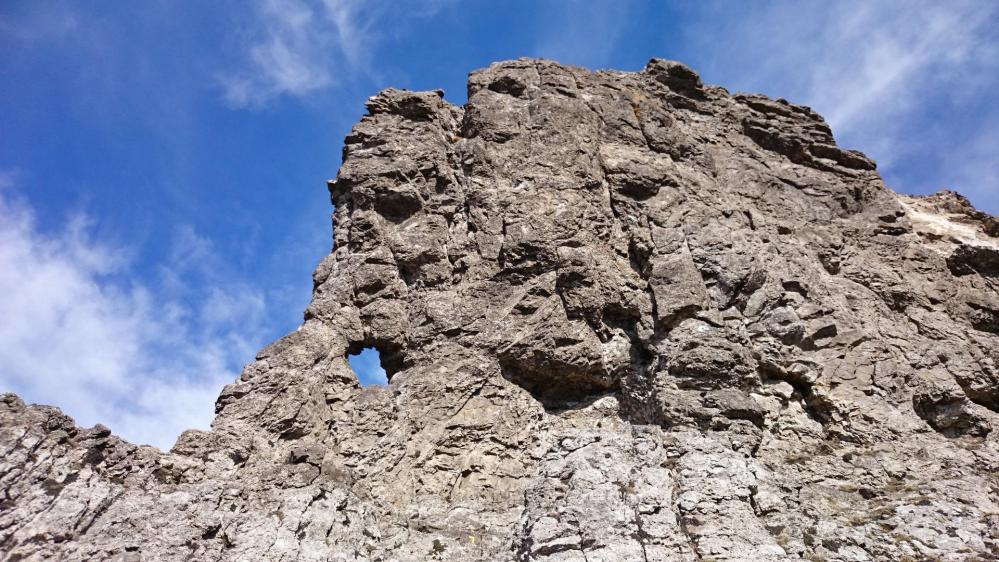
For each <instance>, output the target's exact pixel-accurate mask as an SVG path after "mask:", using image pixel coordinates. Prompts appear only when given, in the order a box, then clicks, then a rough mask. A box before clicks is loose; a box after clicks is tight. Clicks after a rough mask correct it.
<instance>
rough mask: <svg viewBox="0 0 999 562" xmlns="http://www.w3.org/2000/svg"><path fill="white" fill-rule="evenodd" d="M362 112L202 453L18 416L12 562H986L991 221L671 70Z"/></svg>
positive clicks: (997, 360)
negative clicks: (308, 294) (315, 235)
mask: <svg viewBox="0 0 999 562" xmlns="http://www.w3.org/2000/svg"><path fill="white" fill-rule="evenodd" d="M368 110H369V113H368V115H367V116H365V117H364V118H363V119H362V120H361V121H360V122H359V123H358V124H357V125H356V126H355V127H354V129H353V131H352V132H351V133H350V135H349V136H348V137H347V139H346V146H345V148H344V161H343V167H342V168H341V169H340V172H339V174H338V175H337V178H336V179H335V180H333V181H331V182H330V184H329V188H330V193H331V196H332V202H333V204H334V205H335V209H336V210H335V214H334V243H335V247H334V250H333V252H332V253H331V254H330V255H329V256H328V257H327V258H326V259H324V260H323V261H322V263H321V264H320V265H319V267H318V268H317V269H316V272H315V275H314V279H313V281H314V296H313V300H312V303H311V305H310V306H309V308H308V309H307V311H306V313H305V321H304V324H303V325H302V327H301V328H300V329H299V330H298V331H296V332H294V333H292V334H290V335H288V336H286V337H284V338H282V339H281V340H279V341H277V342H276V343H274V344H272V345H270V346H269V347H267V348H265V349H264V350H263V351H261V352H260V354H259V355H258V356H257V359H256V361H255V362H253V363H252V364H250V365H249V366H247V368H246V370H245V371H244V372H243V374H242V376H241V377H240V379H239V380H238V381H236V382H235V383H233V384H231V385H228V386H227V387H226V388H225V389H224V391H223V392H222V394H221V396H220V397H219V399H218V402H217V404H216V412H217V417H216V419H215V422H214V424H213V427H212V430H211V431H208V432H203V431H188V432H186V433H185V434H184V435H182V436H181V437H180V439H179V440H178V441H177V444H176V445H175V446H174V448H173V449H172V450H171V451H170V452H168V453H162V452H160V451H158V450H156V449H154V448H151V447H145V446H143V447H136V446H133V445H130V444H128V443H126V442H124V441H122V440H120V439H118V438H116V437H115V436H113V435H111V434H110V432H109V431H108V430H107V429H105V428H103V427H101V426H98V427H95V428H92V429H81V428H78V427H76V426H75V424H74V423H73V422H72V420H70V419H69V418H67V417H66V416H64V415H62V414H61V413H60V412H59V411H58V410H56V409H54V408H49V407H42V406H26V405H25V404H24V403H23V402H22V401H21V400H20V399H18V398H17V397H15V396H13V395H5V396H4V397H3V400H2V402H0V450H2V456H0V487H2V490H3V497H2V499H0V554H2V557H3V559H4V560H43V559H60V560H122V561H125V560H130V561H131V560H192V559H195V560H233V561H235V560H335V561H361V560H383V561H392V560H398V561H403V560H483V561H484V560H510V561H529V560H530V561H552V562H554V561H577V560H578V561H590V562H596V561H610V560H642V561H647V562H651V561H688V560H774V561H776V560H829V561H833V560H837V561H840V560H841V561H862V560H898V561H901V560H993V559H997V558H999V476H997V474H999V446H997V433H999V413H997V412H999V222H997V220H996V218H995V217H992V216H990V215H987V214H985V213H982V212H979V211H976V210H975V209H974V208H973V207H972V206H971V205H970V204H969V203H968V202H967V201H966V200H965V199H963V198H962V197H961V196H959V195H957V194H956V193H953V192H949V191H945V192H941V193H939V194H937V195H934V196H930V197H922V198H919V197H906V196H900V195H897V194H895V193H894V192H892V191H891V190H889V189H888V188H887V187H885V185H884V183H883V182H882V180H881V178H880V177H879V175H878V174H877V172H876V170H875V164H874V162H872V161H871V160H870V159H868V158H867V157H866V156H864V155H863V154H861V153H860V152H856V151H853V150H846V149H842V148H839V147H838V146H837V145H836V143H835V141H834V139H833V137H832V133H831V131H830V129H829V127H828V126H827V125H826V123H825V121H824V120H823V119H822V118H821V117H820V116H819V115H817V114H816V113H815V112H813V111H812V110H810V109H809V108H806V107H801V106H797V105H794V104H791V103H789V102H787V101H784V100H771V99H768V98H765V97H762V96H757V95H730V94H729V92H727V91H726V90H725V89H723V88H719V87H714V86H707V85H704V84H703V83H702V82H701V80H700V78H699V77H698V75H697V74H696V73H695V72H694V71H692V70H691V69H689V68H687V67H685V66H683V65H681V64H679V63H675V62H670V61H664V60H658V59H654V60H653V61H651V62H650V63H649V65H648V66H647V67H646V68H645V69H644V70H643V71H641V72H637V73H628V72H591V71H588V70H585V69H581V68H576V67H569V66H563V65H559V64H556V63H553V62H549V61H539V60H518V61H511V62H503V63H498V64H494V65H493V66H491V67H489V68H487V69H484V70H479V71H476V72H474V73H472V74H471V76H470V79H469V83H468V103H467V104H466V105H465V106H464V107H456V106H453V105H450V104H448V103H447V102H446V101H445V100H444V99H443V93H442V92H408V91H400V90H391V89H390V90H386V91H384V92H382V93H380V94H378V95H377V96H374V97H373V98H371V99H370V100H369V102H368ZM371 346H373V347H376V348H377V349H379V350H380V352H381V354H382V359H383V363H384V365H385V367H386V368H387V370H388V372H389V374H390V377H391V380H390V383H389V385H388V387H368V388H362V387H360V385H359V384H358V382H357V379H356V376H355V375H354V373H353V372H352V371H351V370H350V368H349V366H348V364H347V361H346V356H347V354H348V353H351V352H356V351H357V350H359V349H361V348H363V347H371Z"/></svg>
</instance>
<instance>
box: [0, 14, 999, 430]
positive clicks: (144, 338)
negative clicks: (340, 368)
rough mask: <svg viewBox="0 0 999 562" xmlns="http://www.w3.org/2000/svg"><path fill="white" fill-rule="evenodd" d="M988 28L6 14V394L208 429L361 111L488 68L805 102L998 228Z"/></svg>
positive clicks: (296, 293)
mask: <svg viewBox="0 0 999 562" xmlns="http://www.w3.org/2000/svg"><path fill="white" fill-rule="evenodd" d="M997 30H999V3H996V2H987V1H986V2H977V1H961V0H956V1H952V2H921V1H918V0H917V1H912V2H877V1H870V2H859V1H844V2H817V1H816V2H790V1H773V2H753V3H745V4H741V3H740V4H737V3H731V2H704V3H700V2H698V3H693V2H639V1H634V2H609V1H608V2H602V1H578V2H571V1H567V2H547V1H541V2H527V1H511V2H501V3H500V2H486V1H471V2H461V3H459V2H450V1H446V0H426V1H406V2H389V1H377V0H375V1H362V0H347V1H343V0H250V1H247V2H243V1H239V2H237V1H235V0H221V1H219V2H207V3H206V2H193V1H166V0H152V1H149V2H124V1H112V2H103V3H79V2H72V1H57V0H30V1H20V0H11V1H7V2H3V3H2V4H0V53H3V56H0V84H2V86H0V131H3V133H2V134H0V318H2V319H3V322H2V323H0V391H14V392H17V393H19V394H20V395H21V396H22V397H23V398H25V399H26V400H27V401H29V402H36V403H44V404H51V405H55V406H58V407H60V408H62V409H63V410H64V411H65V412H66V413H68V414H69V415H71V416H73V417H74V418H75V419H76V420H77V422H78V423H80V424H81V425H84V426H90V425H92V424H95V423H98V422H100V423H104V424H105V425H108V426H110V427H111V428H112V429H113V430H114V431H115V432H117V433H119V434H121V435H122V436H124V437H125V438H127V439H129V440H132V441H134V442H138V443H150V444H154V445H156V446H159V447H161V448H169V447H170V446H171V445H172V444H173V441H174V440H175V439H176V437H177V436H178V435H179V434H180V432H181V431H183V430H184V429H186V428H192V427H197V428H207V427H208V425H209V424H210V422H211V418H212V413H213V403H214V400H215V397H216V395H217V393H218V392H219V390H220V389H221V387H222V385H224V384H226V383H228V382H231V381H233V380H234V379H235V378H236V377H238V375H239V372H240V371H241V369H242V367H243V366H244V365H245V364H246V363H248V362H250V361H251V360H252V359H253V357H254V354H255V353H256V351H257V350H258V349H259V348H260V347H262V346H263V345H265V344H266V343H268V342H270V341H273V340H275V339H277V338H278V337H280V336H281V335H283V334H285V333H288V332H290V331H292V330H294V329H295V327H296V326H297V325H298V324H299V323H300V322H301V319H302V311H303V310H304V308H305V306H306V304H307V302H308V299H309V292H310V289H311V282H310V274H311V271H312V269H313V267H315V265H316V264H317V263H318V262H319V260H320V259H321V258H322V257H323V256H324V255H325V254H327V253H328V252H329V251H330V247H331V233H330V212H331V209H330V206H329V198H328V194H327V192H326V186H325V182H326V180H327V179H328V178H331V177H333V176H334V175H335V174H336V170H337V168H338V167H339V164H340V152H341V146H342V140H343V138H344V136H345V135H346V134H347V132H348V131H349V129H350V127H351V125H352V124H353V123H354V122H356V121H357V120H358V118H360V116H361V115H362V114H363V112H364V106H363V103H364V100H365V99H366V98H367V97H368V96H370V95H372V94H374V93H375V92H377V91H378V90H380V89H382V88H385V87H389V86H394V87H402V88H409V89H414V90H428V89H435V88H443V89H444V90H445V91H446V97H447V99H448V100H449V101H451V102H453V103H463V102H464V100H465V78H466V75H467V73H468V72H469V71H471V70H473V69H475V68H480V67H483V66H486V65H488V64H489V63H490V62H492V61H496V60H504V59H510V58H516V57H521V56H532V57H545V58H552V59H556V60H558V61H560V62H564V63H569V64H578V65H583V66H587V67H591V68H615V69H621V70H639V69H641V68H642V67H643V66H644V65H645V63H646V61H647V60H648V59H649V58H650V57H653V56H658V57H664V58H669V59H676V60H680V61H683V62H685V63H686V64H688V65H690V66H691V67H693V68H694V69H696V70H697V71H698V72H700V74H701V75H702V77H703V78H704V80H705V81H706V82H708V83H711V84H718V85H723V86H725V87H727V88H728V89H729V90H731V91H748V92H762V93H765V94H768V95H771V96H774V97H784V98H786V99H788V100H790V101H792V102H795V103H801V104H806V105H810V106H812V107H813V108H814V109H815V110H816V111H818V112H819V113H821V114H822V115H824V116H825V117H826V118H827V120H828V121H829V122H830V124H831V126H832V128H833V131H834V133H835V135H836V138H837V140H838V142H839V144H840V145H841V146H844V147H847V148H854V149H859V150H862V151H863V152H865V153H867V154H868V155H870V156H871V157H873V158H874V159H876V160H877V161H878V164H879V170H880V171H881V172H882V174H883V175H884V177H885V179H886V181H887V183H888V184H889V185H890V186H891V187H893V188H894V189H895V190H897V191H900V192H905V193H917V194H925V193H931V192H934V191H936V190H938V189H940V188H943V187H950V188H954V189H956V190H958V191H960V192H962V193H964V194H965V195H967V196H968V197H970V198H971V200H972V201H973V202H974V203H975V204H976V205H977V206H978V207H979V208H982V209H984V210H987V211H990V212H992V213H997V212H999V175H997V174H999V165H997V164H999V162H997V159H999V135H996V134H995V131H996V130H999V103H996V102H997V101H999V99H997V94H996V92H999V31H997ZM369 354H370V352H369ZM371 359H372V358H371V357H370V355H368V356H362V359H361V360H360V362H357V360H355V361H354V362H353V364H354V368H355V370H356V371H357V372H358V375H359V378H360V379H361V380H362V381H368V380H374V379H375V378H376V377H377V376H378V373H377V361H372V360H371Z"/></svg>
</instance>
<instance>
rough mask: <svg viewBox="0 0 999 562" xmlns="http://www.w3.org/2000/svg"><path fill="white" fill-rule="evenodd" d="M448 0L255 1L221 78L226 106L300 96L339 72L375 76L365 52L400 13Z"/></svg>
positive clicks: (427, 9) (433, 9) (434, 7)
mask: <svg viewBox="0 0 999 562" xmlns="http://www.w3.org/2000/svg"><path fill="white" fill-rule="evenodd" d="M447 3H448V1H446V0H422V1H414V2H402V3H393V2H384V1H364V0H260V1H259V2H257V4H256V11H257V17H256V18H254V20H253V22H252V23H251V24H250V31H249V33H248V34H247V35H246V38H245V40H244V42H243V45H242V46H243V48H244V50H245V56H243V61H242V62H243V64H242V65H241V67H240V68H239V69H238V70H236V71H234V72H229V73H226V74H223V75H222V76H221V77H220V82H221V84H222V89H223V95H224V98H225V100H226V102H227V103H228V104H229V106H230V107H234V108H244V107H261V106H264V105H267V104H268V103H270V102H272V101H274V100H275V99H277V98H280V97H282V96H291V97H299V98H302V97H306V96H308V95H311V94H314V93H316V92H318V91H321V90H324V89H326V88H328V87H330V86H333V85H336V84H337V83H338V81H340V80H343V79H344V77H350V76H355V75H362V76H364V75H366V76H371V75H376V74H377V70H376V69H375V68H373V66H372V65H371V63H370V61H371V56H372V55H371V54H372V53H373V52H375V51H376V50H377V48H378V46H379V44H380V42H381V41H382V40H383V39H385V37H386V32H385V31H379V30H387V29H393V28H400V27H405V25H403V24H402V23H401V22H398V21H397V20H398V19H399V18H403V17H405V18H407V19H424V18H427V17H430V16H433V15H434V14H436V13H437V12H438V11H439V10H440V9H441V8H442V7H444V6H445V5H446V4H447Z"/></svg>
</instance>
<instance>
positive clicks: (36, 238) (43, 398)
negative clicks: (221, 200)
mask: <svg viewBox="0 0 999 562" xmlns="http://www.w3.org/2000/svg"><path fill="white" fill-rule="evenodd" d="M9 183H10V182H8V185H9ZM90 230H91V227H90V223H89V222H88V219H87V218H86V217H85V216H83V215H79V216H77V217H75V218H73V219H71V220H70V221H69V222H68V224H67V226H66V227H65V228H64V229H62V230H61V231H59V232H56V233H54V234H47V233H43V232H41V231H40V230H39V228H38V226H37V224H36V220H35V217H34V213H33V211H32V209H31V208H30V207H29V206H28V205H27V204H26V203H24V202H22V201H20V200H18V199H17V198H16V197H15V196H14V195H13V193H12V192H11V191H10V188H9V187H8V188H6V189H3V190H0V295H2V298H0V317H2V318H4V319H5V322H3V323H0V341H2V342H3V346H0V390H3V391H15V392H17V393H19V394H21V396H22V397H24V398H25V399H26V400H29V401H32V402H37V403H48V404H53V403H54V404H59V405H60V407H62V408H63V409H64V410H65V411H66V412H67V413H68V414H70V415H72V416H73V417H74V418H75V419H76V420H77V422H78V423H80V424H81V425H92V424H95V423H98V422H100V423H104V424H106V425H108V426H110V427H111V428H112V429H113V430H114V431H115V432H116V433H119V434H120V435H122V436H123V437H125V438H127V439H129V440H132V441H133V442H137V443H148V444H153V445H156V446H159V447H161V448H169V447H170V446H171V445H172V443H173V441H174V440H175V439H176V437H177V435H179V434H180V432H181V431H183V430H184V429H188V428H192V427H198V428H207V427H208V425H209V423H210V421H211V419H212V415H213V407H212V404H213V403H214V401H215V398H216V396H217V395H218V392H219V390H220V389H221V387H222V385H224V384H225V383H227V382H231V381H232V380H233V379H234V378H235V377H236V376H237V374H238V372H239V370H240V369H241V367H242V363H243V362H244V361H246V360H248V359H249V358H252V356H253V355H252V354H253V352H254V350H255V349H257V348H258V347H259V346H260V344H261V343H262V342H261V338H262V334H263V329H262V325H263V323H264V320H265V314H264V312H265V301H264V298H263V296H262V295H261V294H260V293H259V292H258V291H256V290H254V289H252V288H251V287H249V286H247V285H243V284H240V283H238V282H231V281H229V280H225V279H223V278H222V276H221V274H218V273H216V272H213V271H212V270H210V269H208V268H211V267H212V260H213V259H214V257H213V256H214V254H213V252H212V249H211V245H210V243H209V242H208V241H207V240H205V239H202V238H199V237H197V235H196V233H194V232H193V231H191V230H190V229H182V230H181V231H180V233H179V234H178V236H177V239H176V240H175V242H174V248H175V250H174V252H173V256H171V257H170V258H169V260H168V261H167V262H166V263H164V264H163V268H162V270H163V271H164V272H166V271H170V272H173V277H172V278H170V279H165V280H164V282H163V283H162V284H161V286H150V285H140V284H136V283H134V282H130V281H128V280H129V278H130V273H131V272H130V271H129V259H128V256H129V252H128V251H126V249H122V248H116V247H114V246H112V245H110V244H107V243H103V242H101V241H98V240H95V239H93V237H92V236H91V234H90Z"/></svg>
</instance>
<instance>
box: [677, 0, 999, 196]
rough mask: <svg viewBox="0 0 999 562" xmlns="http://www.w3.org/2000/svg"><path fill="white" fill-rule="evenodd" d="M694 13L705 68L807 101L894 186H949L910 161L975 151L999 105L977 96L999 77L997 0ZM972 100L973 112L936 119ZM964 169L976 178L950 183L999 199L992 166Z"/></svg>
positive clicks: (694, 34)
mask: <svg viewBox="0 0 999 562" xmlns="http://www.w3.org/2000/svg"><path fill="white" fill-rule="evenodd" d="M694 20H696V21H697V24H696V25H692V26H690V27H689V28H688V33H689V37H690V41H691V43H690V45H691V48H690V49H689V51H690V53H691V54H692V56H694V57H695V58H697V57H699V58H701V59H702V61H703V62H704V63H705V64H703V66H702V71H704V73H705V74H706V75H707V77H708V78H709V79H714V80H717V81H720V82H724V83H726V84H736V85H738V87H739V88H740V89H744V90H750V91H764V92H767V93H769V94H771V95H776V96H782V97H786V98H788V99H791V100H792V101H795V102H798V103H804V104H807V105H811V106H812V107H814V108H815V109H816V110H817V111H819V113H821V114H823V115H824V116H825V117H826V119H827V120H828V121H829V122H830V125H831V126H832V128H833V131H834V132H835V133H836V136H837V139H838V140H839V141H840V142H841V143H843V144H846V145H849V146H850V147H852V148H859V149H861V150H864V151H865V152H868V153H869V154H872V155H874V156H875V157H876V158H877V160H878V162H879V165H880V167H881V169H882V171H883V172H886V176H888V179H889V180H890V181H891V180H893V179H894V180H897V181H899V182H903V181H904V184H903V185H896V186H895V187H896V188H899V189H903V190H906V191H918V192H925V191H932V190H934V189H937V188H940V187H944V186H943V185H933V182H939V181H940V178H939V177H938V176H936V175H935V174H925V173H923V177H922V178H917V177H916V174H908V173H905V171H904V169H905V168H909V169H915V168H918V164H919V162H921V161H922V162H927V161H928V160H929V158H927V155H932V159H933V160H936V161H939V162H942V161H943V160H948V161H950V162H951V163H957V160H959V159H955V158H952V157H951V156H952V154H945V153H951V152H953V153H954V154H960V153H968V152H971V151H973V150H974V145H975V144H976V143H979V144H980V142H979V141H980V138H981V137H982V134H983V133H984V132H985V130H986V127H988V126H990V125H991V124H994V123H995V122H996V117H997V116H999V109H997V108H995V107H993V106H994V103H982V100H989V99H994V98H995V96H994V94H993V95H989V92H994V91H996V89H997V88H999V42H997V40H996V35H995V33H996V32H995V29H996V26H997V25H999V4H996V3H990V2H984V3H983V2H975V1H965V0H955V1H953V2H946V3H941V2H930V1H916V2H904V3H902V2H890V1H881V2H868V1H863V2H861V1H844V2H829V3H818V2H791V1H778V2H772V3H769V4H765V5H761V4H755V3H754V4H753V5H752V6H751V7H744V8H732V5H731V4H730V3H721V4H713V5H712V6H711V8H709V9H705V10H703V11H701V12H699V13H697V14H695V15H694ZM976 102H977V103H978V104H979V105H978V107H977V108H976V110H977V115H976V116H975V117H974V118H970V119H968V121H967V122H966V123H962V124H961V126H955V125H956V124H955V123H950V124H949V125H950V126H949V127H948V128H947V130H946V131H934V130H932V129H933V128H934V127H935V124H936V123H937V122H939V120H940V119H953V118H954V117H951V115H962V113H964V112H965V107H966V106H968V105H972V104H975V103H976ZM962 117H964V116H963V115H962ZM992 166H993V167H994V166H995V159H994V157H993V158H992ZM921 172H922V171H921ZM969 173H970V170H969ZM960 175H962V176H964V177H965V178H966V179H967V180H968V181H969V182H970V185H964V186H953V187H958V188H961V189H963V190H965V191H969V192H971V193H969V194H974V193H976V192H977V194H978V195H979V200H980V201H981V202H984V203H986V204H989V203H991V204H992V205H994V206H995V207H999V195H996V193H997V192H999V184H997V183H995V176H994V174H992V175H991V177H989V174H986V175H985V176H980V177H975V178H972V177H968V176H969V174H960ZM913 182H918V185H913Z"/></svg>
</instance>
